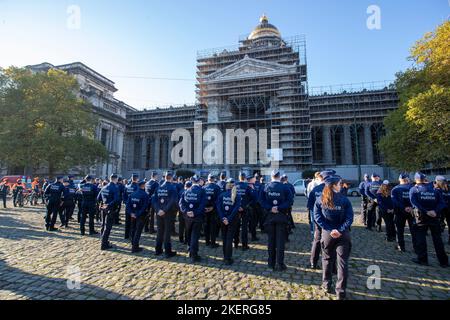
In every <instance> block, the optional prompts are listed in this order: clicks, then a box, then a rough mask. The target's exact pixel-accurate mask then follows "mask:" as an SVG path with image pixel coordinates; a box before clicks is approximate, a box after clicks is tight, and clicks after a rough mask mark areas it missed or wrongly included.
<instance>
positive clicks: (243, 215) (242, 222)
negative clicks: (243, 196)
mask: <svg viewBox="0 0 450 320" xmlns="http://www.w3.org/2000/svg"><path fill="white" fill-rule="evenodd" d="M250 214H251V213H250V212H249V210H248V209H247V208H245V209H244V211H241V212H239V213H238V215H237V216H236V217H237V219H239V222H238V227H237V228H236V230H235V233H234V244H235V245H236V246H237V245H238V244H239V232H240V235H241V239H240V240H241V242H242V246H244V247H245V246H248V231H249V224H250Z"/></svg>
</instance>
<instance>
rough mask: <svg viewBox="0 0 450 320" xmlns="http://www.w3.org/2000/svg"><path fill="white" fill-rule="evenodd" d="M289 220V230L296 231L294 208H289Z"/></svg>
mask: <svg viewBox="0 0 450 320" xmlns="http://www.w3.org/2000/svg"><path fill="white" fill-rule="evenodd" d="M288 219H289V228H290V229H294V228H295V223H294V217H293V216H292V207H289V209H288Z"/></svg>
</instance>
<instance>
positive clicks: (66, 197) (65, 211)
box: [59, 182, 77, 227]
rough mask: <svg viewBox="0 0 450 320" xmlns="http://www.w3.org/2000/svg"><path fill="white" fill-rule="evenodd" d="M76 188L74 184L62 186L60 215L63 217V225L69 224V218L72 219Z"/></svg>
mask: <svg viewBox="0 0 450 320" xmlns="http://www.w3.org/2000/svg"><path fill="white" fill-rule="evenodd" d="M76 194H77V189H76V187H75V184H70V182H69V185H68V186H65V187H64V191H63V197H62V200H63V203H62V206H61V207H60V209H59V211H60V217H61V216H62V217H64V226H65V227H68V226H69V220H70V219H72V215H73V212H74V210H75V202H76Z"/></svg>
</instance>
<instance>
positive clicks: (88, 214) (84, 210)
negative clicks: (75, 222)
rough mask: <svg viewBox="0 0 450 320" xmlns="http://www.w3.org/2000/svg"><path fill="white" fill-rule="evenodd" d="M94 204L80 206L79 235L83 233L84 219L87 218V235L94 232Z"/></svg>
mask: <svg viewBox="0 0 450 320" xmlns="http://www.w3.org/2000/svg"><path fill="white" fill-rule="evenodd" d="M95 210H96V208H95V202H92V203H83V204H82V205H81V217H80V231H81V234H84V232H85V224H86V219H87V218H89V233H93V232H95V230H94V225H95V222H94V219H95Z"/></svg>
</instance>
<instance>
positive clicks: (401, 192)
mask: <svg viewBox="0 0 450 320" xmlns="http://www.w3.org/2000/svg"><path fill="white" fill-rule="evenodd" d="M398 181H399V182H400V184H399V185H397V186H395V187H394V188H393V189H392V190H391V197H392V202H393V204H394V224H395V227H396V230H397V247H396V248H397V250H399V251H401V252H405V251H406V249H405V224H406V222H408V226H409V232H410V233H411V238H412V244H413V248H414V250H415V248H416V234H415V227H416V221H415V219H414V210H413V206H412V204H411V201H410V200H409V190H411V188H412V185H411V183H410V181H409V174H407V173H406V172H404V173H401V174H400V176H399V177H398Z"/></svg>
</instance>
